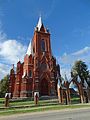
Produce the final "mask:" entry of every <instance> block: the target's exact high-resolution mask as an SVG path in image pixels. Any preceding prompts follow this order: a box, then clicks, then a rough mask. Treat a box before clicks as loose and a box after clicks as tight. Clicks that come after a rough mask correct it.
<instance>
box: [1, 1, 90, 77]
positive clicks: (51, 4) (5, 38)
mask: <svg viewBox="0 0 90 120" xmlns="http://www.w3.org/2000/svg"><path fill="white" fill-rule="evenodd" d="M40 15H41V16H42V20H43V23H44V26H46V27H48V28H49V30H50V33H51V46H52V52H53V55H54V56H55V57H56V58H57V62H58V63H59V64H60V66H61V74H62V76H63V75H64V74H65V73H66V74H67V76H68V77H70V68H71V67H72V65H73V63H74V62H75V60H77V59H81V60H83V61H85V62H86V64H87V65H88V66H90V65H89V64H90V0H0V79H1V78H3V77H4V76H5V75H6V74H7V73H9V71H10V68H11V67H12V64H13V63H14V64H15V65H16V63H17V61H18V59H20V60H21V61H22V62H23V58H24V55H25V53H26V50H27V47H28V44H29V42H30V40H31V39H32V37H33V32H34V27H35V26H36V24H37V22H38V18H39V16H40Z"/></svg>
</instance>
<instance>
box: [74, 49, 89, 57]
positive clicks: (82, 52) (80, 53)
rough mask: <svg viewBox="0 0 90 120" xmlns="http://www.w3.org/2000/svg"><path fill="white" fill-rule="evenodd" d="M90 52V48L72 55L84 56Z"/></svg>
mask: <svg viewBox="0 0 90 120" xmlns="http://www.w3.org/2000/svg"><path fill="white" fill-rule="evenodd" d="M89 51H90V47H85V48H84V49H82V50H79V51H77V52H75V53H73V54H72V55H76V56H77V55H83V54H86V53H88V52H89Z"/></svg>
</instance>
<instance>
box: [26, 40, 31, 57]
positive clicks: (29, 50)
mask: <svg viewBox="0 0 90 120" xmlns="http://www.w3.org/2000/svg"><path fill="white" fill-rule="evenodd" d="M26 54H27V55H31V54H32V46H31V41H30V43H29V46H28V49H27V53H26Z"/></svg>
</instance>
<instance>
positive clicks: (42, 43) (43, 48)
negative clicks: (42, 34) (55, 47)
mask: <svg viewBox="0 0 90 120" xmlns="http://www.w3.org/2000/svg"><path fill="white" fill-rule="evenodd" d="M41 50H42V52H45V41H44V40H43V39H42V40H41Z"/></svg>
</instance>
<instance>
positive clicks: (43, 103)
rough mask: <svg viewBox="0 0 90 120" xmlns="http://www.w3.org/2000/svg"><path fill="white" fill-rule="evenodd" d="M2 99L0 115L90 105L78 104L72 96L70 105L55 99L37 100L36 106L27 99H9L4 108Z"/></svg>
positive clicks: (2, 99)
mask: <svg viewBox="0 0 90 120" xmlns="http://www.w3.org/2000/svg"><path fill="white" fill-rule="evenodd" d="M4 100H5V99H4V98H0V115H10V114H17V113H27V112H37V111H38V112H39V111H46V110H60V109H74V108H82V107H90V104H79V98H72V99H71V102H72V104H71V105H60V104H59V103H58V100H57V99H53V100H39V103H38V105H37V106H35V104H34V101H30V100H29V99H28V100H26V101H25V100H18V101H10V107H9V108H4Z"/></svg>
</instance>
